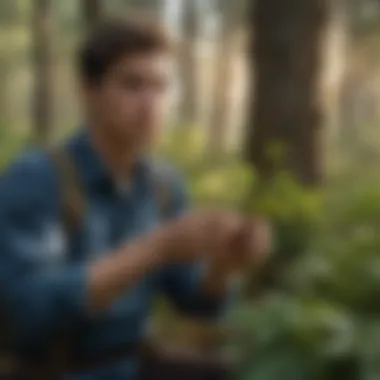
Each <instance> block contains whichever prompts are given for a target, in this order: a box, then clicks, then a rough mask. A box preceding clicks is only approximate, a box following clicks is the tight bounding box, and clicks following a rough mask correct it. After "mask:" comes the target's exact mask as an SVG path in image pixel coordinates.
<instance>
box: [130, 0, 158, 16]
mask: <svg viewBox="0 0 380 380" xmlns="http://www.w3.org/2000/svg"><path fill="white" fill-rule="evenodd" d="M127 5H128V8H129V9H131V10H134V11H138V12H143V13H145V14H148V15H150V16H152V17H155V16H160V15H161V14H162V13H163V12H162V10H163V7H164V5H165V1H164V0H129V1H128V3H127Z"/></svg>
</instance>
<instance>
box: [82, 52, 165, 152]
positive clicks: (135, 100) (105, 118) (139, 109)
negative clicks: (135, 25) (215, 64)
mask: <svg viewBox="0 0 380 380" xmlns="http://www.w3.org/2000/svg"><path fill="white" fill-rule="evenodd" d="M171 64H172V61H171V57H169V56H168V55H165V54H161V53H151V54H149V53H147V54H138V55H134V56H127V57H125V58H123V59H121V60H120V61H119V62H118V63H117V64H115V65H113V66H112V67H111V68H110V69H109V70H108V72H107V73H106V74H105V76H104V78H103V79H102V81H101V83H100V84H99V85H97V86H91V87H88V88H87V89H86V102H87V106H88V107H89V110H90V112H91V114H92V115H93V116H94V117H95V118H96V124H97V125H99V126H101V127H102V128H104V130H103V131H102V132H103V133H104V134H105V133H107V134H109V136H110V137H112V138H114V139H117V140H118V141H119V142H121V143H125V144H126V145H127V146H128V148H129V149H132V150H133V151H136V152H139V151H141V150H144V149H146V148H148V147H149V146H150V145H151V143H152V142H153V141H154V139H155V136H156V133H157V132H158V130H159V129H160V127H161V124H162V122H163V119H164V115H165V111H166V108H167V101H168V93H169V84H170V83H169V78H170V71H171V68H172V65H171Z"/></svg>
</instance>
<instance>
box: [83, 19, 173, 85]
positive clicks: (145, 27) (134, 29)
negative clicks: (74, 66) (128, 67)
mask: <svg viewBox="0 0 380 380" xmlns="http://www.w3.org/2000/svg"><path fill="white" fill-rule="evenodd" d="M172 48H173V44H172V41H171V39H170V37H169V36H168V33H167V32H166V30H165V29H164V28H163V27H162V26H161V25H160V24H158V23H156V22H154V21H152V20H149V19H146V18H141V17H136V18H134V19H131V18H117V19H108V20H106V21H103V22H102V23H100V24H99V25H98V26H97V27H95V28H94V30H93V31H92V32H91V33H90V35H89V36H88V37H87V39H86V40H85V42H84V44H83V45H82V46H81V48H80V49H79V51H78V69H79V75H80V77H81V79H82V80H84V81H85V82H86V83H88V84H97V83H99V82H101V80H102V79H103V77H104V75H105V74H106V73H107V71H108V70H109V69H110V68H111V67H112V66H113V65H115V64H117V62H118V61H119V60H120V59H121V58H123V57H125V56H129V55H134V54H140V53H154V52H171V51H172Z"/></svg>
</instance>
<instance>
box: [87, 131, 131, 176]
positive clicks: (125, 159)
mask: <svg viewBox="0 0 380 380" xmlns="http://www.w3.org/2000/svg"><path fill="white" fill-rule="evenodd" d="M101 130H104V129H100V128H99V129H98V128H93V129H92V131H91V139H92V143H93V144H94V147H95V149H96V150H97V152H98V153H99V155H100V156H101V158H102V160H103V162H104V163H105V165H106V166H107V168H108V169H109V170H110V172H111V173H112V176H113V177H114V178H115V180H125V179H129V178H130V176H131V174H132V168H133V165H134V163H135V161H136V157H135V155H134V154H133V153H132V150H130V149H128V145H127V144H126V143H125V141H123V139H117V138H114V137H113V136H111V135H110V134H104V133H101Z"/></svg>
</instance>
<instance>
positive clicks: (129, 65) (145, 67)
mask: <svg viewBox="0 0 380 380" xmlns="http://www.w3.org/2000/svg"><path fill="white" fill-rule="evenodd" d="M173 69H174V59H173V57H172V56H171V55H170V54H168V53H161V52H159V53H147V54H143V53H142V54H135V55H129V56H125V57H123V58H121V59H120V60H119V61H118V62H117V64H116V65H114V67H113V68H112V69H111V70H110V71H111V72H110V74H111V75H112V74H114V75H123V74H124V75H126V74H136V75H149V74H151V75H152V74H153V75H154V74H156V75H163V76H167V75H170V74H171V73H172V72H173Z"/></svg>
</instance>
